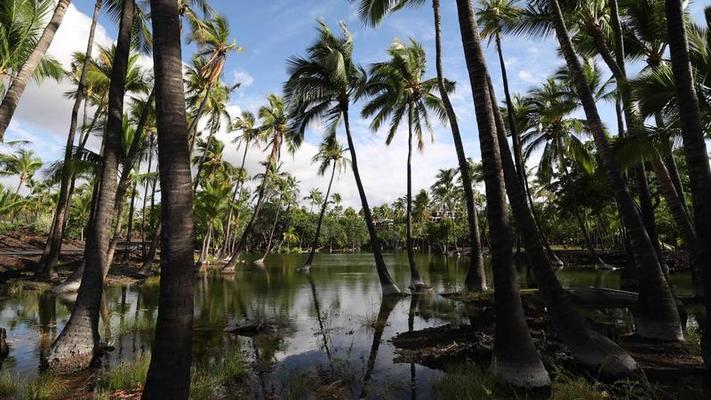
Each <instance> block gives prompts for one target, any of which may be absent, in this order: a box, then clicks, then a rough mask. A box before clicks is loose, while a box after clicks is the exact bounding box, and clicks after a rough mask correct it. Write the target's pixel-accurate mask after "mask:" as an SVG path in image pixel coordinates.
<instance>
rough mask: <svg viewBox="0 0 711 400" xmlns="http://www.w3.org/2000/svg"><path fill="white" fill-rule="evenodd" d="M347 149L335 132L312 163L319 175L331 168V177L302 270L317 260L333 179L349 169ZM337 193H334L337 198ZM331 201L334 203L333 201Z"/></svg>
mask: <svg viewBox="0 0 711 400" xmlns="http://www.w3.org/2000/svg"><path fill="white" fill-rule="evenodd" d="M346 150H347V149H345V148H344V147H343V146H341V144H340V143H338V139H336V134H335V132H333V133H332V134H331V135H327V136H326V137H325V138H324V139H323V142H321V145H320V146H319V149H318V153H316V155H315V156H314V157H313V159H312V161H313V162H314V163H318V174H319V175H322V176H323V174H325V173H326V171H327V170H328V169H329V167H330V168H331V177H330V178H329V180H328V187H327V188H326V195H325V197H323V204H322V205H321V212H320V213H319V215H318V223H317V224H316V233H315V234H314V241H313V243H311V251H309V257H308V258H307V259H306V263H304V266H303V267H302V270H309V269H310V268H311V264H313V262H314V258H316V247H317V246H318V242H319V239H320V237H321V225H322V224H323V216H324V215H326V209H327V208H328V203H329V196H330V195H331V186H332V185H333V178H334V176H335V175H336V170H341V171H342V172H343V171H345V170H346V168H348V162H349V160H348V159H347V158H346V157H345V152H346ZM336 194H337V193H334V194H333V195H334V196H335V195H336ZM339 197H340V196H339ZM331 201H334V200H333V199H332V200H331Z"/></svg>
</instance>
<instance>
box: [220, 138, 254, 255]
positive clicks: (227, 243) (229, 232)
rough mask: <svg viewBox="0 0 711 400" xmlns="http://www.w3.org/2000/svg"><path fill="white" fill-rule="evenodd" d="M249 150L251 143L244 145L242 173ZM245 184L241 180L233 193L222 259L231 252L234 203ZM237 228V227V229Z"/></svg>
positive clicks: (221, 251) (221, 253)
mask: <svg viewBox="0 0 711 400" xmlns="http://www.w3.org/2000/svg"><path fill="white" fill-rule="evenodd" d="M248 149H249V141H247V142H246V143H245V144H244V154H243V155H242V164H241V165H240V171H244V162H245V161H246V160H247V150H248ZM242 184H243V182H242V181H241V180H240V181H239V183H238V184H237V185H235V190H234V192H232V202H231V203H230V204H231V205H232V207H230V211H229V213H228V214H227V230H226V232H225V242H224V243H223V244H222V249H221V250H220V258H222V256H223V255H224V254H225V253H227V252H228V251H231V249H230V243H232V215H233V213H234V203H235V200H237V195H238V194H239V193H240V192H241V191H242ZM236 228H237V227H235V229H236Z"/></svg>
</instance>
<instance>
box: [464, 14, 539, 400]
mask: <svg viewBox="0 0 711 400" xmlns="http://www.w3.org/2000/svg"><path fill="white" fill-rule="evenodd" d="M457 14H458V16H459V28H460V31H461V36H462V46H463V48H464V55H465V58H466V64H467V70H468V72H469V81H470V84H471V89H472V93H474V106H475V107H474V108H475V112H476V119H477V126H478V129H479V144H480V146H481V155H482V163H483V166H484V183H485V186H486V198H487V217H488V221H489V232H490V235H491V265H492V269H493V271H494V296H495V297H494V298H495V302H496V303H495V310H496V332H495V336H494V343H495V345H494V355H493V359H492V365H491V368H492V371H493V373H494V375H495V376H496V378H497V379H498V380H499V381H501V382H504V383H507V384H511V385H514V386H519V387H527V388H533V387H542V386H548V385H550V378H549V377H548V373H547V372H546V369H545V367H544V366H543V363H542V362H541V359H540V356H539V355H538V352H537V351H536V348H535V347H534V345H533V341H532V339H531V334H530V332H529V330H528V326H527V325H526V319H525V316H524V314H523V306H522V304H521V297H520V295H519V291H518V284H517V281H516V270H515V269H514V265H513V237H512V232H511V226H510V225H509V221H508V215H507V214H508V213H507V207H506V199H505V196H506V195H505V189H504V176H503V173H502V169H501V168H502V165H501V154H500V152H499V148H498V138H497V136H496V130H497V129H496V124H495V120H494V113H493V107H494V104H492V103H491V97H490V93H489V88H488V81H487V71H486V63H485V61H484V54H483V53H482V50H481V44H480V39H479V32H478V29H477V24H476V19H475V18H474V12H473V10H472V5H471V1H470V0H457Z"/></svg>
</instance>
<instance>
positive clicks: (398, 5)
mask: <svg viewBox="0 0 711 400" xmlns="http://www.w3.org/2000/svg"><path fill="white" fill-rule="evenodd" d="M353 1H356V0H353ZM357 1H358V2H359V4H360V7H359V14H360V17H361V19H363V20H364V21H367V22H368V23H370V24H371V25H377V24H379V23H380V22H381V21H382V20H383V18H384V17H385V15H386V14H388V13H391V12H394V11H397V10H400V9H402V8H404V7H406V6H418V5H421V4H422V3H423V1H422V0H399V1H390V0H357ZM439 4H440V3H439V0H432V10H433V16H434V28H435V65H436V68H437V84H438V87H439V95H440V98H441V99H442V105H443V106H444V109H445V111H446V113H447V119H448V120H449V127H450V129H451V131H452V139H453V141H454V148H455V150H456V152H457V161H458V162H459V172H460V174H461V179H462V182H463V183H464V184H463V186H464V201H465V203H466V206H467V223H468V224H469V243H470V246H471V252H470V253H471V254H470V257H469V270H468V271H467V277H466V280H465V281H466V288H467V289H468V290H472V291H481V290H485V289H486V274H485V272H484V258H483V256H482V251H481V237H480V232H479V219H478V216H477V210H476V205H475V203H474V191H473V190H472V187H473V186H472V179H471V176H470V174H469V164H468V162H467V156H466V154H465V153H464V144H463V142H462V135H461V132H460V130H459V123H458V122H457V115H456V114H455V112H454V106H453V105H452V101H451V100H450V98H449V94H448V93H447V85H446V82H445V79H444V68H443V66H442V64H443V62H442V58H443V52H442V26H441V25H442V23H441V15H440V6H439Z"/></svg>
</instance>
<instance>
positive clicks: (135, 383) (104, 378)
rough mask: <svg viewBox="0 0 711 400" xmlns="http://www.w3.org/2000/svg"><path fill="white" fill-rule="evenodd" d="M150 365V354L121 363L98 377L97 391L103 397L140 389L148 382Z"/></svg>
mask: <svg viewBox="0 0 711 400" xmlns="http://www.w3.org/2000/svg"><path fill="white" fill-rule="evenodd" d="M150 364H151V357H150V354H142V355H140V356H138V357H136V358H135V359H133V360H130V361H121V362H120V363H118V364H116V365H115V366H113V367H112V368H110V369H109V370H108V371H106V372H103V373H102V374H100V375H99V376H98V378H97V380H96V391H97V392H98V393H99V396H102V395H103V394H106V393H112V392H115V391H117V390H130V389H135V388H138V387H140V386H142V385H143V383H144V382H145V381H146V375H148V367H149V366H150Z"/></svg>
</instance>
